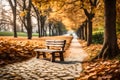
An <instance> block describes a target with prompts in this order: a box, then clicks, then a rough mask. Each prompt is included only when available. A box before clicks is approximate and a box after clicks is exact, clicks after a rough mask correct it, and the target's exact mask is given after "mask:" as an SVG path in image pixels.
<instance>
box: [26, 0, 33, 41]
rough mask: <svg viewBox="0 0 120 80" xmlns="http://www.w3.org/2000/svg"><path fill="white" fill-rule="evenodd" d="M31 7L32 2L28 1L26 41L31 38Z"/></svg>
mask: <svg viewBox="0 0 120 80" xmlns="http://www.w3.org/2000/svg"><path fill="white" fill-rule="evenodd" d="M31 5H32V1H31V0H29V5H28V12H27V35H28V39H31V38H32V23H31V15H30V12H31Z"/></svg>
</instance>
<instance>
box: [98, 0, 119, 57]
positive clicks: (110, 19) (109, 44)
mask: <svg viewBox="0 0 120 80" xmlns="http://www.w3.org/2000/svg"><path fill="white" fill-rule="evenodd" d="M104 6H105V27H104V28H105V30H104V43H103V48H102V50H101V52H100V53H99V55H98V56H97V57H99V58H103V59H111V58H114V57H116V55H118V53H119V48H118V44H117V36H116V0H109V1H108V0H104Z"/></svg>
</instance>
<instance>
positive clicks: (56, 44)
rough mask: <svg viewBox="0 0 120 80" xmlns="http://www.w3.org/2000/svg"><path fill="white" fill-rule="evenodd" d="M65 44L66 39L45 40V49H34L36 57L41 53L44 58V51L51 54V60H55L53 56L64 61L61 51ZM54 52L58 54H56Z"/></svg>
mask: <svg viewBox="0 0 120 80" xmlns="http://www.w3.org/2000/svg"><path fill="white" fill-rule="evenodd" d="M65 44H66V40H46V48H45V49H35V50H34V51H36V52H37V58H39V56H40V55H43V57H44V58H46V53H50V54H51V55H52V62H55V58H57V57H58V58H60V61H64V57H63V53H64V52H65V51H64V47H65ZM56 53H58V54H59V55H57V56H56Z"/></svg>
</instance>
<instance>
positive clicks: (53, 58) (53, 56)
mask: <svg viewBox="0 0 120 80" xmlns="http://www.w3.org/2000/svg"><path fill="white" fill-rule="evenodd" d="M51 54H52V62H55V53H54V52H53V53H51Z"/></svg>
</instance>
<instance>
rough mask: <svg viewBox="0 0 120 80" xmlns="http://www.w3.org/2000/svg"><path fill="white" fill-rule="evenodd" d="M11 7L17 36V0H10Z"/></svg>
mask: <svg viewBox="0 0 120 80" xmlns="http://www.w3.org/2000/svg"><path fill="white" fill-rule="evenodd" d="M8 2H9V4H10V7H11V9H12V12H13V26H14V37H17V30H16V16H17V15H16V7H17V0H8Z"/></svg>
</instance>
